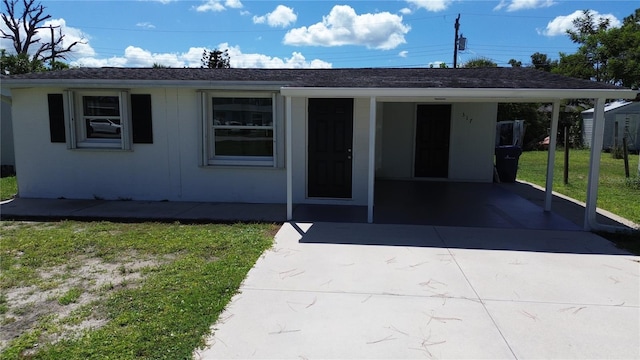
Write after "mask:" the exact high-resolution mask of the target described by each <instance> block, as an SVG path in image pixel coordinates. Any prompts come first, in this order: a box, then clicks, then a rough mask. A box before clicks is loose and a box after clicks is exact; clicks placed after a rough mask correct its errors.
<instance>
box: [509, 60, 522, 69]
mask: <svg viewBox="0 0 640 360" xmlns="http://www.w3.org/2000/svg"><path fill="white" fill-rule="evenodd" d="M509 65H511V67H518V68H519V67H522V61H518V60H516V59H510V60H509Z"/></svg>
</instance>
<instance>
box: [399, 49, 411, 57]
mask: <svg viewBox="0 0 640 360" xmlns="http://www.w3.org/2000/svg"><path fill="white" fill-rule="evenodd" d="M398 56H400V57H403V58H406V57H407V56H409V52H408V51H407V50H403V51H400V52H399V53H398Z"/></svg>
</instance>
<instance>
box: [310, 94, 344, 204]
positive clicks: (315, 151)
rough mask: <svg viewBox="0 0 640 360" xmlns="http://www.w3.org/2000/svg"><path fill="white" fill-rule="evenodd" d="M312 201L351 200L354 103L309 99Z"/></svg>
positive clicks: (339, 100)
mask: <svg viewBox="0 0 640 360" xmlns="http://www.w3.org/2000/svg"><path fill="white" fill-rule="evenodd" d="M308 136H309V138H308V144H309V149H308V156H309V157H308V173H307V191H308V196H309V197H329V198H351V177H352V161H353V153H352V152H353V149H352V146H353V99H309V132H308Z"/></svg>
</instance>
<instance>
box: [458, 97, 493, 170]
mask: <svg viewBox="0 0 640 360" xmlns="http://www.w3.org/2000/svg"><path fill="white" fill-rule="evenodd" d="M497 116H498V104H497V103H458V104H453V107H452V109H451V143H450V147H449V180H452V181H474V182H492V181H493V164H494V153H495V136H496V130H495V129H496V118H497Z"/></svg>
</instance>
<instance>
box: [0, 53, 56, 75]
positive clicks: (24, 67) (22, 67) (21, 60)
mask: <svg viewBox="0 0 640 360" xmlns="http://www.w3.org/2000/svg"><path fill="white" fill-rule="evenodd" d="M45 70H46V68H45V66H44V64H43V63H42V61H40V60H38V59H32V58H30V57H29V55H27V54H19V55H7V52H6V50H5V49H1V50H0V74H26V73H30V72H37V71H45Z"/></svg>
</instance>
